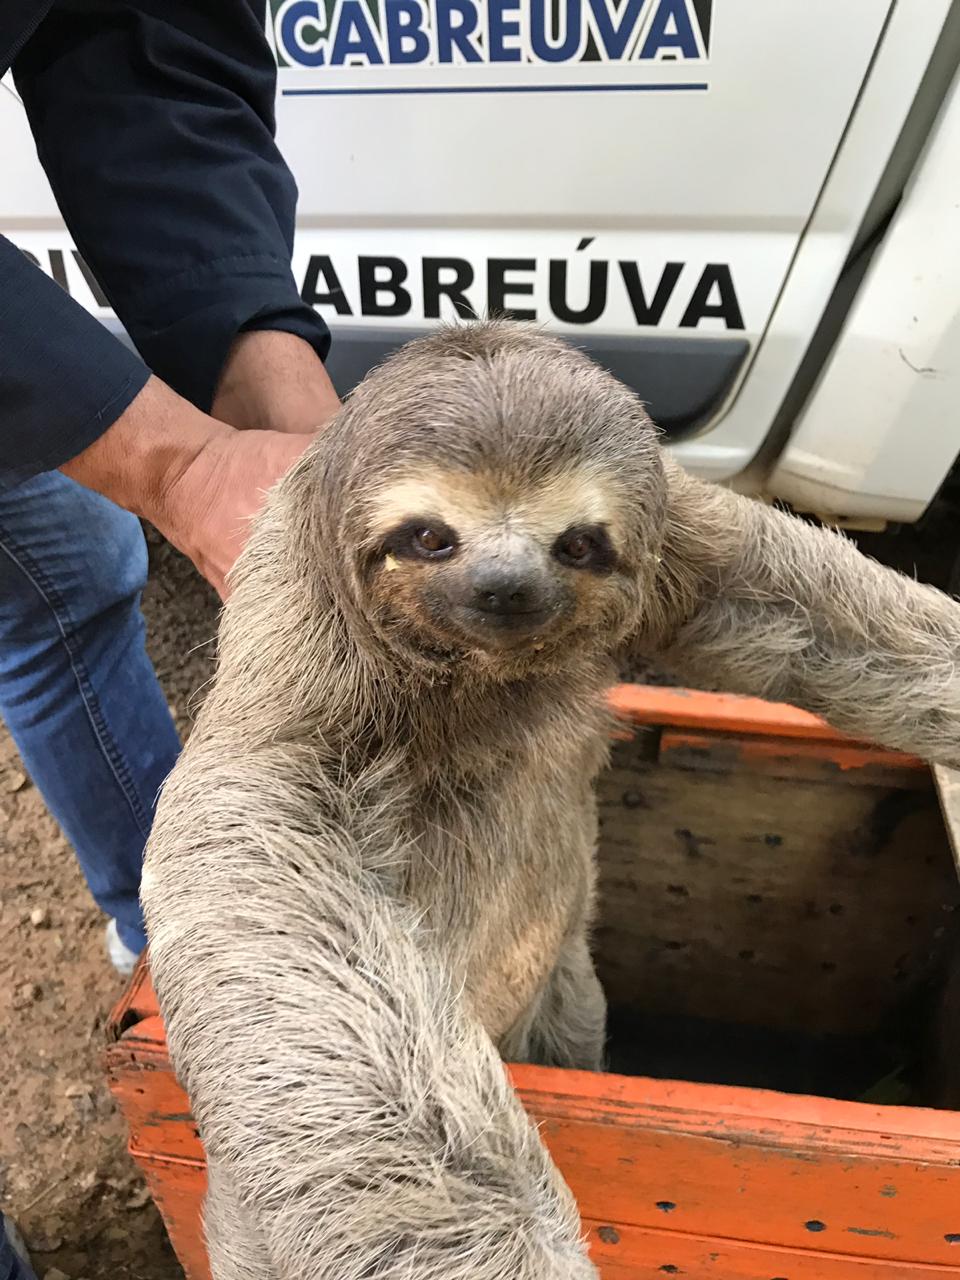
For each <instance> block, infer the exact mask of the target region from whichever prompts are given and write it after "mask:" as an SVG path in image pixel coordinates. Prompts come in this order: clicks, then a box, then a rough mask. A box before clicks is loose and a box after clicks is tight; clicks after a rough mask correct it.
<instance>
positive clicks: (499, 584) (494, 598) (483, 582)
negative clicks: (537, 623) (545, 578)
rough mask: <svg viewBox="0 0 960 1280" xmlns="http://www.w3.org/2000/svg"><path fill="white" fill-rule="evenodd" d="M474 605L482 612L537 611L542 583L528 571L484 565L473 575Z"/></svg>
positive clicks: (540, 604) (517, 612) (541, 601)
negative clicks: (483, 567)
mask: <svg viewBox="0 0 960 1280" xmlns="http://www.w3.org/2000/svg"><path fill="white" fill-rule="evenodd" d="M471 585H472V587H473V605H474V608H475V609H479V610H480V611H481V612H482V613H498V614H523V613H537V612H539V611H540V610H542V609H543V608H544V604H545V602H544V595H543V590H542V587H541V584H540V583H538V582H537V581H536V580H535V579H534V578H532V577H531V576H530V575H529V574H527V573H522V572H519V573H518V572H516V571H515V570H510V569H507V568H492V567H491V568H486V569H483V570H481V571H479V572H478V573H476V574H475V575H474V576H473V581H472V583H471Z"/></svg>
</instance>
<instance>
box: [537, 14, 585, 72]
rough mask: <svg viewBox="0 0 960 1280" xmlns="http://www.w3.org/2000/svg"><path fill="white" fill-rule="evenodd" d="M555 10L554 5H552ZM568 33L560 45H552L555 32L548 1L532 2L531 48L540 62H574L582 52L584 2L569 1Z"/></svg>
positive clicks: (567, 15) (566, 32)
mask: <svg viewBox="0 0 960 1280" xmlns="http://www.w3.org/2000/svg"><path fill="white" fill-rule="evenodd" d="M550 8H551V9H552V8H553V4H552V3H551V4H550ZM564 11H565V13H566V24H565V25H566V31H565V33H564V36H563V39H562V41H561V42H560V44H553V43H551V40H552V37H553V35H554V32H553V30H552V24H551V22H550V14H549V12H548V8H547V0H530V46H531V48H532V49H533V54H534V57H535V58H538V59H539V60H540V62H572V61H573V59H574V58H575V57H576V55H577V53H578V52H579V51H580V41H581V38H582V35H583V0H567V3H566V5H565V6H563V7H562V8H561V11H560V12H561V14H562V13H563V12H564Z"/></svg>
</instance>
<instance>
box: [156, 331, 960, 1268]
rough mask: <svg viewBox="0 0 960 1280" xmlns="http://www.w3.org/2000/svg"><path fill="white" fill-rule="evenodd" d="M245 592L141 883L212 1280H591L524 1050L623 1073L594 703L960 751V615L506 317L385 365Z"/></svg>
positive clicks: (244, 567) (277, 497) (263, 547)
mask: <svg viewBox="0 0 960 1280" xmlns="http://www.w3.org/2000/svg"><path fill="white" fill-rule="evenodd" d="M232 588H233V589H232V594H231V597H230V600H229V602H228V603H227V605H226V607H225V611H224V615H223V619H222V624H221V630H220V641H219V655H218V669H217V673H216V678H215V681H214V684H213V687H212V690H211V692H210V693H209V695H208V697H207V700H206V702H205V705H204V707H203V709H202V713H201V715H200V716H199V718H198V721H197V723H196V726H195V728H194V730H193V733H192V735H191V737H190V740H189V742H188V744H187V746H186V748H185V750H184V752H183V755H182V757H181V759H180V761H179V762H178V764H177V765H176V767H175V769H174V770H173V773H172V774H171V776H170V778H169V780H168V782H167V783H166V785H165V788H164V791H163V794H162V796H161V799H160V803H159V807H158V813H157V818H156V823H155V826H154V830H153V833H152V835H151V838H150V841H149V844H148V848H147V855H146V865H145V873H144V882H143V898H144V904H145V909H146V915H147V921H148V932H149V938H150V957H151V967H152V971H153V976H154V980H155V983H156V987H157V992H158V996H159V1000H160V1004H161V1009H162V1013H163V1016H164V1019H165V1022H166V1027H167V1033H168V1038H169V1044H170V1050H171V1055H172V1060H173V1064H174V1067H175V1069H176V1071H177V1073H178V1075H179V1076H180V1079H181V1081H182V1082H183V1084H184V1086H185V1088H186V1090H187V1092H188V1094H189V1097H190V1100H191V1104H192V1107H193V1109H194V1115H195V1117H196V1120H197V1122H198V1125H199V1129H200V1133H201V1136H202V1139H203V1142H204V1145H205V1149H206V1153H207V1159H208V1168H209V1186H208V1194H207V1200H206V1209H205V1229H206V1236H207V1242H208V1249H209V1255H210V1261H211V1267H212V1271H213V1275H214V1277H215V1280H248V1278H249V1280H253V1277H256V1278H257V1280H265V1278H266V1280H294V1278H296V1280H301V1278H302V1277H311V1278H315V1280H326V1278H327V1277H336V1280H374V1278H375V1277H391V1278H392V1277H397V1278H399V1277H417V1278H418V1280H468V1278H469V1280H586V1278H587V1277H591V1276H595V1275H596V1271H595V1269H594V1267H593V1265H592V1263H591V1262H590V1260H589V1257H588V1255H587V1252H586V1248H585V1245H584V1242H583V1239H582V1232H581V1227H580V1223H579V1219H578V1215H577V1211H576V1206H575V1203H574V1202H573V1199H572V1197H571V1194H570V1192H569V1190H568V1189H567V1187H566V1185H565V1183H564V1182H563V1180H562V1178H561V1177H560V1175H559V1173H558V1171H557V1170H556V1168H555V1167H554V1165H553V1164H552V1162H551V1160H550V1158H549V1155H548V1154H547V1151H546V1149H545V1147H544V1146H543V1145H542V1143H541V1140H540V1137H539V1135H538V1133H537V1130H536V1129H535V1127H533V1125H532V1124H531V1123H530V1122H529V1121H528V1119H527V1117H526V1115H525V1113H524V1112H523V1110H522V1108H521V1106H520V1104H519V1102H518V1101H517V1099H516V1097H515V1095H514V1094H513V1092H512V1090H511V1088H510V1086H509V1081H508V1078H507V1076H506V1072H505V1070H504V1067H503V1061H504V1060H508V1061H531V1062H537V1063H547V1064H554V1065H559V1066H565V1067H575V1068H582V1069H588V1070H596V1069H598V1068H600V1067H601V1066H602V1063H603V1049H604V1017H605V1010H604V999H603V994H602V991H601V989H600V986H599V983H598V981H597V978H596V975H595V973H594V969H593V964H592V962H591V957H590V945H589V935H590V927H591V919H592V913H593V909H594V849H595V844H596V837H597V818H596V812H595V802H594V797H593V782H594V779H595V777H596V775H597V773H598V770H599V769H600V768H601V766H602V765H603V763H604V760H605V759H606V754H607V745H606V744H607V741H608V737H609V730H610V727H611V726H610V724H609V723H608V718H607V715H608V713H607V711H606V710H605V696H604V695H605V690H606V689H607V688H608V686H610V685H611V684H612V683H614V681H615V679H616V676H617V672H618V669H623V668H622V664H624V663H626V662H631V661H637V660H640V659H643V660H648V659H654V660H655V661H656V663H657V664H658V665H659V666H660V667H662V668H666V669H669V670H672V671H673V672H674V673H676V675H677V676H678V677H679V678H681V679H683V680H685V681H687V682H689V683H693V684H697V685H700V686H701V687H704V686H706V687H720V688H723V689H726V690H730V691H732V692H742V693H749V694H755V695H759V696H763V697H766V698H773V699H779V700H784V701H789V702H792V703H794V704H796V705H799V706H801V707H806V708H808V709H809V710H811V711H813V712H816V713H819V714H820V715H823V716H825V717H827V718H828V719H829V720H831V721H832V722H833V724H834V725H836V726H837V727H838V728H840V729H841V730H846V731H848V732H849V733H851V734H853V735H855V736H857V737H859V738H862V739H869V740H872V741H876V742H879V743H883V744H886V745H889V746H892V747H895V748H901V749H905V750H908V751H911V752H916V753H918V754H920V755H922V756H924V757H926V758H928V759H931V760H938V761H942V762H945V763H951V762H956V761H958V759H960V676H958V665H957V664H958V657H960V606H958V605H957V604H955V603H954V602H953V601H952V600H950V599H949V598H948V597H946V596H944V595H942V594H940V593H939V592H937V591H935V590H933V589H932V588H929V587H926V586H923V585H919V584H918V583H916V582H914V581H912V580H910V579H908V578H906V577H903V576H901V575H898V574H896V573H894V572H893V571H891V570H888V569H885V568H883V567H881V566H879V565H878V564H876V563H875V562H873V561H871V560H869V559H867V558H865V557H864V556H862V555H860V554H859V553H858V552H857V551H856V549H855V548H854V547H853V546H852V545H851V544H850V543H849V542H848V541H847V540H845V539H844V538H842V537H841V536H839V535H837V534H835V533H833V532H830V531H827V530H824V529H821V528H816V527H813V526H811V525H808V524H807V523H805V522H803V521H801V520H799V519H797V518H795V517H792V516H790V515H788V514H786V513H783V512H781V511H779V510H776V509H774V508H771V507H768V506H765V505H763V504H761V503H757V502H754V501H752V500H749V499H747V498H744V497H741V496H738V495H736V494H734V493H732V492H729V491H727V490H725V489H722V488H719V487H715V486H711V485H709V484H705V483H702V482H700V481H698V480H695V479H693V478H692V477H690V476H688V475H686V474H685V473H684V472H683V471H682V470H680V468H679V467H678V466H677V465H676V464H675V463H674V462H673V461H672V460H671V459H670V457H669V456H668V455H667V454H666V453H665V452H663V451H662V450H661V447H660V444H659V442H658V437H657V433H656V431H655V428H654V427H653V425H652V424H651V422H650V420H649V419H648V417H647V416H646V414H645V412H644V409H643V407H642V405H641V403H640V402H639V401H638V400H637V399H636V398H635V396H634V395H633V394H632V393H631V392H629V391H628V390H627V389H626V388H625V387H624V386H622V385H621V384H620V383H618V382H617V381H616V380H615V379H614V378H613V377H612V376H610V375H609V374H608V373H607V372H605V371H604V370H602V369H601V368H599V367H598V366H597V365H595V364H594V363H592V362H591V361H590V360H589V359H588V358H587V357H586V356H585V355H583V354H581V353H579V352H577V351H576V350H574V349H573V348H571V347H570V346H568V345H566V344H565V343H563V342H562V341H560V340H558V339H555V338H551V337H548V336H546V335H544V334H543V333H541V332H538V331H533V330H528V329H526V328H523V327H520V326H516V325H512V324H509V323H504V322H500V323H491V322H483V323H477V324H475V325H472V326H469V325H468V326H464V327H461V328H454V329H451V330H447V331H441V332H438V333H436V334H434V335H431V336H430V337H427V338H424V339H421V340H418V341H415V342H413V343H411V344H409V345H408V346H406V347H405V348H402V349H401V350H400V351H399V352H398V353H397V354H396V355H394V356H393V357H391V358H390V359H389V360H388V361H386V362H385V363H384V364H383V365H382V366H381V367H380V368H379V369H377V370H375V371H374V372H373V373H372V374H371V375H369V376H368V377H367V379H366V380H365V381H364V382H363V383H362V384H361V385H360V387H359V388H358V389H357V390H356V392H355V393H354V394H353V395H352V397H351V398H350V399H349V400H348V401H347V403H346V405H345V406H344V408H343V409H342V410H341V412H340V413H339V415H338V417H337V418H336V420H335V421H334V423H333V424H332V425H331V426H330V427H329V429H327V430H325V431H324V432H323V433H321V434H320V435H319V437H318V438H317V439H316V441H315V442H313V443H312V444H311V446H310V447H309V448H308V450H307V452H306V453H305V454H304V456H303V458H302V460H301V461H300V462H299V463H298V464H296V465H295V466H294V468H293V470H292V471H291V472H289V473H288V474H287V475H286V476H285V477H284V479H283V480H282V481H281V482H280V483H279V484H278V485H277V486H276V487H275V488H274V489H273V490H272V491H271V492H270V494H269V495H268V500H267V503H266V507H265V510H264V512H263V513H262V514H261V516H260V517H258V519H257V520H256V521H255V524H254V527H253V530H252V534H251V537H250V540H249V543H248V545H247V547H246V550H245V551H244V553H243V555H242V556H241V558H240V561H239V563H238V565H237V567H236V570H235V574H234V577H233V583H232ZM638 979H642V975H638Z"/></svg>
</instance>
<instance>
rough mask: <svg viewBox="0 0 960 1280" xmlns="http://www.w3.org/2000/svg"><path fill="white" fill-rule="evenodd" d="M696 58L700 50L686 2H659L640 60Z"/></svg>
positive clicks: (666, 0)
mask: <svg viewBox="0 0 960 1280" xmlns="http://www.w3.org/2000/svg"><path fill="white" fill-rule="evenodd" d="M664 55H666V56H667V57H668V58H699V57H700V46H699V45H698V44H697V37H696V34H695V32H694V30H693V22H692V20H691V18H690V10H689V8H688V7H687V3H686V0H660V4H659V7H658V8H657V11H656V13H655V14H654V15H653V18H652V20H651V22H650V29H649V31H648V32H647V38H646V39H645V40H644V42H643V48H642V49H641V50H640V57H641V58H650V59H652V60H654V61H656V60H657V59H660V58H663V57H664Z"/></svg>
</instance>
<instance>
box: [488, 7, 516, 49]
mask: <svg viewBox="0 0 960 1280" xmlns="http://www.w3.org/2000/svg"><path fill="white" fill-rule="evenodd" d="M519 8H520V0H487V31H488V32H489V41H490V42H489V45H488V47H487V56H488V57H489V59H490V61H491V62H519V61H520V59H521V53H520V50H519V49H518V48H517V47H516V45H507V44H504V41H505V40H508V39H515V38H516V37H517V36H519V34H520V20H519V19H518V18H514V19H508V18H507V16H506V11H507V10H508V9H513V10H516V9H519Z"/></svg>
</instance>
